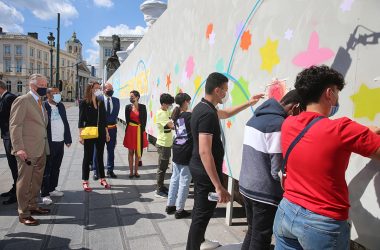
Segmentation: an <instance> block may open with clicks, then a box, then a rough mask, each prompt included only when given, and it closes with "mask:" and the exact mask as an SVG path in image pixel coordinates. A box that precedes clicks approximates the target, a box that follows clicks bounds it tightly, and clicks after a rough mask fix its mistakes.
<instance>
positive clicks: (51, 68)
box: [47, 32, 55, 86]
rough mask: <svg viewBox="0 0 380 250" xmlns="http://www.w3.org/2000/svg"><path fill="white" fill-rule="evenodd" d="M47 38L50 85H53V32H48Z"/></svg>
mask: <svg viewBox="0 0 380 250" xmlns="http://www.w3.org/2000/svg"><path fill="white" fill-rule="evenodd" d="M47 39H48V44H49V46H50V86H53V48H54V46H55V42H54V40H55V37H54V36H53V32H50V34H49V36H48V37H47Z"/></svg>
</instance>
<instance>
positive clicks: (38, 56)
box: [37, 50, 41, 59]
mask: <svg viewBox="0 0 380 250" xmlns="http://www.w3.org/2000/svg"><path fill="white" fill-rule="evenodd" d="M37 58H38V59H41V50H37Z"/></svg>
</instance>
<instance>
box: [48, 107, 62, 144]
mask: <svg viewBox="0 0 380 250" xmlns="http://www.w3.org/2000/svg"><path fill="white" fill-rule="evenodd" d="M49 105H50V107H51V116H50V124H51V140H52V141H55V142H61V141H63V140H64V133H65V126H64V124H63V121H62V118H61V115H60V114H59V110H58V107H57V106H56V105H54V104H50V103H49Z"/></svg>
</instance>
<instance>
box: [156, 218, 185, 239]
mask: <svg viewBox="0 0 380 250" xmlns="http://www.w3.org/2000/svg"><path fill="white" fill-rule="evenodd" d="M158 226H159V227H160V229H161V232H165V233H164V237H165V239H166V241H167V242H168V243H169V244H170V245H174V244H179V243H183V244H185V243H186V242H187V235H188V233H189V226H188V225H187V224H186V223H185V222H184V221H183V220H182V219H181V220H180V219H178V220H171V221H162V222H158Z"/></svg>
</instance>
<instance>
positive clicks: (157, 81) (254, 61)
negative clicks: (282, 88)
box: [110, 0, 380, 249]
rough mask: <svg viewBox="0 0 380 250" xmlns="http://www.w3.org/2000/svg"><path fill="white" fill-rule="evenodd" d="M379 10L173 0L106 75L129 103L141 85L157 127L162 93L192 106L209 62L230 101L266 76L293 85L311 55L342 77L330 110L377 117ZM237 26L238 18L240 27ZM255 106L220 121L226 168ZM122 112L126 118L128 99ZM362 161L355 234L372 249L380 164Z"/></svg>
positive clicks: (337, 0)
mask: <svg viewBox="0 0 380 250" xmlns="http://www.w3.org/2000/svg"><path fill="white" fill-rule="evenodd" d="M379 13H380V1H377V0H361V1H360V0H356V1H352V0H334V1H331V0H320V1H316V0H314V1H310V0H282V1H276V0H265V1H261V0H250V1H248V0H234V1H231V0H208V1H195V0H188V1H184V0H183V1H172V2H170V8H169V9H168V10H167V11H166V12H165V13H164V14H163V15H162V16H161V18H160V19H159V20H158V21H157V22H156V23H155V24H154V25H153V27H152V28H151V29H150V30H149V32H148V33H147V34H146V35H145V36H144V38H143V40H142V41H141V42H140V44H139V46H137V48H136V49H135V50H134V51H133V52H132V53H131V55H130V56H129V57H128V58H127V60H126V61H125V62H124V63H123V64H122V65H121V67H120V68H119V70H118V71H117V72H115V74H114V75H113V77H112V78H111V79H110V82H112V83H113V84H114V88H115V92H116V96H119V97H120V98H121V100H122V106H124V105H126V104H127V103H128V97H129V91H130V90H132V89H137V90H139V91H140V93H141V94H142V98H141V101H142V103H145V104H146V105H147V107H148V112H149V114H148V126H147V131H148V133H150V134H152V135H156V128H155V125H154V114H155V112H156V111H157V109H158V108H159V106H160V105H159V95H160V94H161V93H163V92H169V93H171V94H172V95H175V94H176V93H177V92H178V91H179V89H181V90H183V91H184V92H187V93H189V94H190V95H191V96H192V99H193V101H194V104H193V106H194V105H195V104H196V103H197V102H199V100H200V98H201V97H202V96H203V94H204V91H203V89H204V88H203V86H202V84H203V83H204V80H205V79H206V77H207V75H208V74H209V73H211V72H213V71H219V72H222V73H224V74H226V75H227V76H228V77H229V79H230V84H229V89H230V91H231V92H230V93H231V98H230V102H229V103H228V104H227V105H226V106H231V105H236V104H240V103H243V102H244V101H246V98H247V97H248V96H250V95H252V94H255V93H258V92H262V91H264V90H266V88H265V86H266V85H267V84H269V83H270V82H271V79H272V78H275V77H277V78H279V79H283V78H287V79H288V81H287V83H286V84H287V88H291V87H293V83H294V80H295V76H296V74H297V73H298V72H299V71H301V70H302V68H304V67H306V66H307V65H309V64H326V65H332V64H333V63H334V67H335V68H337V69H339V70H340V71H341V72H342V73H344V75H345V77H346V81H347V86H346V87H345V88H344V90H343V91H342V94H341V96H340V99H339V101H340V105H341V109H340V110H339V113H338V114H337V116H336V117H339V116H348V117H350V118H352V119H355V120H357V121H358V122H360V123H363V124H366V125H378V126H379V125H380V115H379V113H380V106H379V100H380V85H379V83H380V81H379V82H375V81H374V78H376V77H379V76H380V68H379V65H380V64H379V58H380V45H379V40H380V22H379V17H378V16H379ZM211 25H212V29H209V31H210V32H209V35H208V38H206V31H207V29H208V27H209V28H211ZM239 27H244V28H243V31H242V32H239V31H240V29H239ZM169 79H170V80H169ZM168 83H169V84H168ZM275 91H276V89H272V90H270V91H269V92H270V94H275V93H274V92H275ZM253 110H254V109H248V110H246V111H244V112H242V113H240V114H238V115H237V116H235V117H233V118H232V119H229V120H226V121H224V122H222V127H223V130H224V133H225V137H226V157H225V160H226V161H225V162H226V164H225V165H226V166H225V167H226V168H225V172H226V173H227V174H229V175H231V176H233V177H234V178H238V176H239V171H240V164H241V149H242V138H243V133H242V131H243V128H244V125H245V123H246V121H247V120H248V119H249V118H250V117H251V116H252V112H253ZM120 118H122V119H124V109H121V112H120ZM368 162H369V160H368V159H364V158H362V157H360V156H358V155H353V157H352V160H351V163H350V166H349V169H348V171H347V183H348V184H349V186H350V190H351V205H352V208H351V219H352V222H353V230H352V239H355V240H357V241H358V242H359V243H361V244H363V245H365V246H367V247H369V248H371V249H376V248H378V247H379V246H380V237H378V232H377V230H378V229H379V228H380V220H379V216H380V209H379V203H380V201H379V200H380V199H379V198H378V197H380V175H379V173H378V172H379V170H380V164H379V163H378V162H371V163H369V164H368V165H367V163H368ZM360 171H361V172H360ZM359 172H360V174H359V175H358V173H359ZM353 178H354V179H353Z"/></svg>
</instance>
